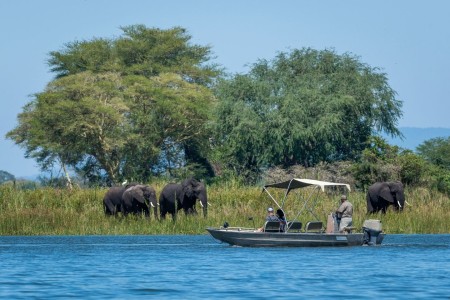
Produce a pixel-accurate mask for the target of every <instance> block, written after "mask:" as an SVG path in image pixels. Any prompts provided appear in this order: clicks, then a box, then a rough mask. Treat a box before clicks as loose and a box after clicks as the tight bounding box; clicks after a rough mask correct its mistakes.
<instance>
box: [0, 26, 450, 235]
mask: <svg viewBox="0 0 450 300" xmlns="http://www.w3.org/2000/svg"><path fill="white" fill-rule="evenodd" d="M122 31H123V34H122V35H121V36H119V37H116V38H113V39H105V38H94V39H92V40H90V41H74V42H69V43H67V44H65V46H64V48H63V49H62V50H60V51H53V52H51V53H50V57H49V60H48V64H49V67H50V70H51V72H53V73H54V75H55V77H54V79H53V80H52V81H51V82H49V83H48V85H47V87H46V88H45V90H44V91H41V92H38V93H36V94H35V95H34V96H33V97H32V99H31V101H30V102H29V103H28V104H27V105H25V106H24V108H23V111H22V112H21V113H20V114H19V115H18V125H17V126H16V127H15V128H13V129H12V130H11V131H9V132H8V133H7V135H6V137H7V138H9V139H11V140H13V141H14V142H15V143H16V144H18V145H19V146H21V147H22V148H24V149H25V155H26V156H27V157H31V158H34V159H35V160H36V162H37V163H38V164H39V165H40V167H41V169H42V170H51V171H53V170H55V168H56V167H59V168H60V169H61V170H62V174H64V175H63V176H59V175H58V176H56V177H53V176H52V177H50V178H44V177H43V178H42V180H41V186H37V185H35V184H34V183H29V182H19V181H18V180H15V179H14V176H13V175H11V174H9V173H7V172H3V173H0V184H1V183H3V184H2V185H0V201H1V202H0V224H1V228H0V234H24V235H31V234H162V233H167V234H174V233H180V234H192V233H204V228H205V227H207V226H209V225H220V224H222V223H223V222H224V221H225V220H226V221H228V222H229V223H230V224H236V225H237V224H243V225H245V223H247V225H249V226H251V225H252V222H251V221H248V220H247V218H248V217H249V216H253V217H255V221H256V220H257V219H258V217H259V216H260V218H261V219H262V218H263V215H264V212H263V210H262V207H264V206H265V205H270V203H264V204H263V205H262V206H261V201H263V200H262V199H263V197H262V196H261V195H260V190H259V189H258V188H244V187H240V186H243V185H253V186H255V185H257V184H258V183H259V185H261V184H260V183H261V182H274V181H278V180H285V179H287V178H292V177H300V178H314V179H319V180H327V181H335V182H345V183H349V184H351V186H352V187H355V190H356V192H354V193H352V196H351V200H352V202H353V203H354V205H355V208H356V211H355V222H356V225H361V223H362V221H363V219H364V218H365V207H366V206H365V195H364V194H363V193H362V192H361V191H364V190H365V189H366V188H367V187H368V186H369V185H370V184H372V183H374V182H376V181H394V180H399V181H401V182H403V184H404V185H405V186H406V189H407V190H406V195H407V201H408V202H409V203H411V204H412V205H413V206H412V207H407V208H406V210H407V211H406V212H405V213H403V214H395V213H388V214H387V215H384V216H379V218H381V219H382V221H383V224H384V228H385V230H386V231H387V232H389V233H432V232H433V233H442V232H445V233H448V232H450V229H449V228H448V227H449V225H448V220H449V200H448V196H449V195H450V168H449V162H450V151H449V149H450V148H449V147H450V138H447V139H444V138H438V139H434V140H430V141H427V142H425V143H424V144H423V145H421V146H420V147H419V148H418V153H417V154H416V153H413V152H412V151H410V150H404V149H400V148H398V147H395V146H390V145H388V144H387V143H386V142H385V141H384V140H383V139H381V138H379V137H378V136H379V134H380V133H382V132H385V133H387V134H390V135H392V136H399V135H400V132H399V130H398V128H397V122H398V121H399V119H400V117H401V116H402V111H401V108H402V101H401V100H399V99H397V94H396V92H395V91H394V90H393V89H392V88H391V87H390V86H389V84H388V78H387V75H386V74H384V73H382V72H380V69H378V68H376V67H371V66H369V65H367V64H365V63H363V62H361V61H360V59H359V57H357V56H355V55H352V54H349V53H344V54H337V53H336V52H335V51H333V50H314V49H309V48H307V49H305V48H304V49H293V50H292V51H290V52H281V53H279V54H278V55H277V56H276V57H275V58H274V59H272V60H270V61H266V60H257V62H256V63H254V64H253V65H252V67H251V69H250V71H249V72H248V74H234V75H231V74H230V75H227V74H224V73H223V72H222V70H221V68H220V67H219V66H217V65H215V64H214V63H211V60H212V58H213V56H212V53H211V47H210V46H201V45H196V44H192V43H191V36H190V35H189V34H188V33H187V31H186V30H185V29H183V28H180V27H174V28H171V29H167V30H162V29H158V28H147V27H145V26H143V25H134V26H127V27H123V28H122ZM72 174H76V175H75V176H73V175H72ZM188 176H195V177H197V178H198V179H201V180H203V181H205V182H207V183H208V184H210V189H209V196H210V200H211V201H210V202H211V203H212V206H211V207H210V209H209V216H208V219H207V220H205V219H203V218H201V217H185V216H183V215H180V217H179V219H178V220H177V222H176V223H173V222H171V221H170V220H166V221H163V222H156V221H155V220H145V219H142V218H127V219H122V218H105V216H104V215H103V211H102V197H103V195H104V193H105V189H100V188H93V187H99V186H107V185H110V184H113V183H119V182H123V181H125V180H128V182H132V181H134V182H155V180H169V179H170V180H174V181H180V179H182V178H183V179H184V178H186V177H188ZM161 178H162V179H161ZM73 179H75V180H73ZM228 182H236V184H230V183H228ZM45 186H52V187H54V188H55V189H51V188H45ZM74 186H77V187H82V188H84V187H90V189H74V188H73V187H74ZM66 187H69V189H66ZM155 187H156V189H157V191H159V190H160V189H161V187H160V186H159V184H158V185H157V186H155ZM440 193H442V194H440ZM330 200H331V199H325V198H324V199H321V201H319V208H318V209H319V211H320V213H321V215H322V216H323V217H324V218H325V215H326V214H327V213H329V212H330V211H332V210H334V208H335V207H334V206H336V205H337V204H338V203H336V202H333V201H330ZM288 216H289V214H288ZM308 218H309V216H302V218H301V219H302V221H304V222H305V221H307V220H308ZM358 222H359V224H358Z"/></svg>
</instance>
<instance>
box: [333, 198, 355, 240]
mask: <svg viewBox="0 0 450 300" xmlns="http://www.w3.org/2000/svg"><path fill="white" fill-rule="evenodd" d="M352 216H353V205H352V204H351V203H350V202H349V201H347V196H346V195H342V196H341V205H340V206H339V208H338V209H337V210H336V217H337V221H338V224H339V232H344V228H345V227H351V226H352V224H353V219H352Z"/></svg>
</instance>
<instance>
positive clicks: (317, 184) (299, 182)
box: [263, 178, 350, 220]
mask: <svg viewBox="0 0 450 300" xmlns="http://www.w3.org/2000/svg"><path fill="white" fill-rule="evenodd" d="M306 187H312V189H311V192H310V193H309V196H308V197H307V198H306V199H303V206H302V208H301V209H300V211H299V212H298V214H297V216H296V217H295V219H297V218H298V216H299V215H300V214H301V213H302V211H303V210H305V209H306V210H308V211H309V212H310V213H311V214H312V215H313V216H314V217H315V218H316V220H319V218H318V217H317V215H316V214H315V213H314V211H313V207H314V206H315V203H316V201H317V194H318V193H319V189H320V190H322V192H325V187H343V188H346V189H347V190H348V191H350V185H349V184H346V183H335V182H328V181H320V180H314V179H300V178H292V179H290V180H287V181H282V182H278V183H272V184H267V185H265V186H264V187H263V190H264V191H265V192H266V193H267V194H268V195H269V197H270V198H271V199H272V200H273V202H274V203H275V204H276V205H277V206H278V207H279V208H281V209H282V210H283V207H284V204H285V202H286V199H287V196H288V194H289V192H290V191H291V190H295V189H300V188H306ZM268 188H278V189H284V190H285V192H284V197H283V198H282V199H280V200H281V201H277V200H276V199H275V198H274V196H273V195H272V194H271V193H270V192H269V190H268ZM313 195H316V197H313ZM280 202H281V203H280Z"/></svg>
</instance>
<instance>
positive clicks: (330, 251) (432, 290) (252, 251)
mask: <svg viewBox="0 0 450 300" xmlns="http://www.w3.org/2000/svg"><path fill="white" fill-rule="evenodd" d="M0 270H1V271H0V297H1V298H7V299H33V298H34V299H44V298H45V299H61V298H63V299H66V298H83V299H141V298H142V299H149V298H155V299H202V298H203V299H264V298H272V299H309V298H314V299H320V298H322V299H331V298H332V299H336V298H340V299H350V298H351V299H380V298H384V299H430V298H436V299H450V234H445V235H387V236H386V238H385V240H384V242H383V244H382V245H381V246H374V247H359V246H358V247H346V248H241V247H231V246H228V245H226V244H221V243H219V242H217V241H215V240H214V239H212V238H211V237H210V236H209V235H194V236H189V235H170V236H169V235H168V236H29V237H28V236H27V237H22V236H3V237H0Z"/></svg>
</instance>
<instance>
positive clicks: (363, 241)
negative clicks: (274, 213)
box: [206, 178, 385, 247]
mask: <svg viewBox="0 0 450 300" xmlns="http://www.w3.org/2000/svg"><path fill="white" fill-rule="evenodd" d="M272 189H278V190H279V189H283V190H284V192H283V196H282V197H281V199H280V200H278V201H277V200H276V199H275V197H274V195H275V193H274V192H272V193H271V192H270V191H271V190H272ZM300 189H302V191H305V190H307V191H306V193H299V192H298V191H300ZM329 189H331V190H332V191H335V192H336V191H337V190H342V189H344V190H346V191H348V192H349V191H350V185H349V184H345V183H334V182H327V181H319V180H313V179H300V178H293V179H290V180H287V181H282V182H278V183H273V184H268V185H265V186H264V187H263V190H264V191H265V192H266V193H267V194H268V195H269V197H270V199H271V200H272V201H273V202H274V204H275V205H276V206H277V207H278V208H279V209H281V210H283V207H285V205H286V203H287V201H288V198H289V199H290V198H294V199H296V200H297V201H296V202H295V203H294V207H296V206H299V207H300V209H299V211H298V213H297V214H296V216H294V217H293V219H292V220H290V221H288V222H287V223H286V224H285V225H284V226H280V222H278V221H276V222H273V221H272V222H268V221H266V223H265V224H264V226H263V228H261V229H260V228H248V227H232V226H229V224H228V223H227V222H225V223H224V224H223V226H220V227H208V228H206V230H207V231H208V232H209V234H210V235H211V236H212V237H213V238H214V239H216V240H218V241H220V242H224V243H227V244H229V245H232V246H242V247H342V246H364V245H368V246H373V245H381V243H382V241H383V239H384V236H385V234H384V233H383V232H382V228H381V222H380V221H379V220H365V221H364V224H363V226H362V228H361V230H360V231H359V232H356V231H357V229H356V228H355V227H346V228H344V230H343V231H342V232H340V231H339V230H338V219H337V218H336V216H335V214H333V213H330V214H329V215H328V216H327V224H326V227H325V228H324V226H323V222H322V221H320V219H319V218H318V217H317V215H316V213H315V212H314V206H315V204H316V202H317V198H318V195H319V193H321V192H326V190H327V191H328V190H329ZM295 191H297V193H295ZM278 194H279V193H278ZM292 194H296V197H295V195H292ZM290 195H292V196H290ZM302 195H303V196H302ZM304 195H306V196H304ZM288 196H290V197H288ZM293 201H295V200H293ZM305 210H306V211H308V212H309V213H310V214H311V215H312V216H313V217H314V219H313V220H311V221H309V222H307V223H306V226H305V227H304V228H303V226H302V222H301V221H300V220H298V218H299V216H301V215H302V213H303V212H304V211H305Z"/></svg>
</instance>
